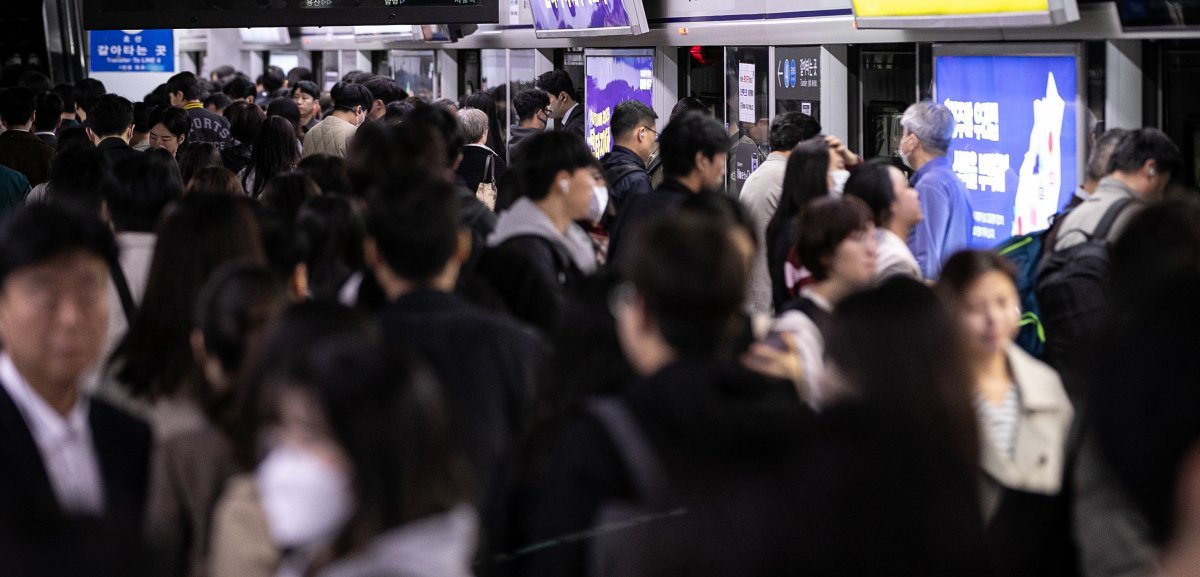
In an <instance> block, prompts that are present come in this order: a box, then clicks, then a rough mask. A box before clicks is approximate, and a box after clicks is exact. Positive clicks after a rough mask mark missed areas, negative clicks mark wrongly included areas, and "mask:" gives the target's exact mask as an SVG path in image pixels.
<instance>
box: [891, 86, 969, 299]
mask: <svg viewBox="0 0 1200 577" xmlns="http://www.w3.org/2000/svg"><path fill="white" fill-rule="evenodd" d="M900 126H902V127H904V134H903V135H902V136H901V138H900V147H899V152H900V159H901V160H902V161H904V164H905V165H906V166H908V167H909V168H912V169H913V170H915V171H916V172H914V173H913V175H912V185H913V188H916V189H917V195H918V196H919V197H920V200H921V213H922V214H924V215H925V219H924V220H922V221H921V222H920V224H918V225H917V227H916V228H914V229H913V232H912V235H911V236H910V237H909V239H908V246H909V248H910V249H912V253H913V256H915V257H916V258H917V262H918V263H920V265H921V273H922V274H923V275H924V276H925V278H927V279H930V280H934V279H937V278H938V274H939V273H940V272H941V270H942V263H943V262H945V261H946V259H948V258H950V255H952V254H954V253H955V252H958V251H959V250H962V249H964V248H966V247H967V241H968V239H970V234H971V226H972V225H973V224H974V220H973V217H972V215H971V204H970V201H969V200H968V199H967V190H966V188H964V187H963V183H962V181H961V180H959V179H958V176H957V175H956V174H954V170H953V169H952V168H951V166H950V160H949V159H947V158H946V154H947V152H948V151H949V148H950V137H951V135H952V134H953V133H954V114H953V113H952V112H950V109H949V108H946V107H945V106H943V105H941V104H938V103H936V102H930V101H924V102H918V103H916V104H913V105H912V106H909V107H908V110H906V111H904V116H902V117H900Z"/></svg>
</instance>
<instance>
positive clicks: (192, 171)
mask: <svg viewBox="0 0 1200 577" xmlns="http://www.w3.org/2000/svg"><path fill="white" fill-rule="evenodd" d="M175 159H176V160H177V161H178V162H179V176H180V177H181V178H182V179H183V185H184V186H185V187H186V186H188V185H189V184H191V182H192V178H193V177H194V176H196V173H197V172H200V171H201V170H203V169H205V168H209V167H211V166H216V167H224V166H225V164H224V163H223V162H222V161H221V151H220V150H217V147H215V146H213V145H212V143H211V142H185V143H183V146H180V147H179V152H178V153H176V155H175Z"/></svg>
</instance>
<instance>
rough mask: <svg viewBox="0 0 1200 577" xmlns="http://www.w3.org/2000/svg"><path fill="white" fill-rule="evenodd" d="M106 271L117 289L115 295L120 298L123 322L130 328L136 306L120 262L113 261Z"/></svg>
mask: <svg viewBox="0 0 1200 577" xmlns="http://www.w3.org/2000/svg"><path fill="white" fill-rule="evenodd" d="M108 270H109V273H110V274H111V275H112V280H113V285H115V286H116V287H117V295H118V296H120V297H121V308H122V309H124V311H125V320H126V321H127V322H128V323H129V325H130V326H132V325H133V313H134V311H136V310H137V305H136V304H134V302H133V293H132V292H130V290H129V281H128V280H126V278H125V270H124V269H122V268H121V261H119V260H117V261H113V262H112V264H110V265H109V266H108Z"/></svg>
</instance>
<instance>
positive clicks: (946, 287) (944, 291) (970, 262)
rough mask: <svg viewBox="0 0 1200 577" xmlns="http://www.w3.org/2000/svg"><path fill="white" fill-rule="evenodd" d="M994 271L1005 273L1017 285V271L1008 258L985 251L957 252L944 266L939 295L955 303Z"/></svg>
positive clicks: (938, 287) (939, 279)
mask: <svg viewBox="0 0 1200 577" xmlns="http://www.w3.org/2000/svg"><path fill="white" fill-rule="evenodd" d="M993 271H994V272H999V273H1003V274H1004V276H1006V277H1008V279H1009V280H1010V281H1012V283H1013V285H1016V284H1017V269H1016V267H1014V266H1013V264H1012V262H1010V261H1009V260H1008V259H1007V258H1004V257H1002V256H1000V255H999V254H996V253H994V252H991V251H983V250H964V251H960V252H956V253H954V256H951V257H950V258H949V259H947V260H946V264H945V265H943V266H942V274H941V276H940V277H939V278H938V284H937V290H938V294H939V295H941V296H942V297H943V298H944V299H946V301H947V302H948V303H955V302H957V301H958V300H959V299H961V298H962V297H963V295H965V294H966V293H967V291H968V290H970V288H971V284H972V283H974V282H975V281H976V280H978V279H979V277H981V276H983V275H985V274H987V273H989V272H993Z"/></svg>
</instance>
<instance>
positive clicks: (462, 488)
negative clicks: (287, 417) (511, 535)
mask: <svg viewBox="0 0 1200 577" xmlns="http://www.w3.org/2000/svg"><path fill="white" fill-rule="evenodd" d="M243 374H244V375H245V376H244V379H243V383H242V385H241V386H239V387H238V389H237V395H238V399H239V400H238V416H237V418H236V419H235V420H234V421H233V425H234V427H235V430H236V435H235V437H234V438H235V439H236V449H237V453H238V455H239V458H240V459H241V461H242V465H243V466H245V467H247V468H252V467H254V466H255V464H256V463H257V461H258V459H259V457H260V456H261V454H260V453H261V448H262V447H263V445H264V441H266V435H265V433H266V432H267V431H268V430H269V428H270V427H271V425H272V424H274V423H277V422H279V418H280V415H279V409H278V401H279V399H280V396H281V393H282V392H283V391H284V390H285V389H286V388H288V387H292V388H298V389H301V390H307V391H309V392H310V393H311V394H313V395H314V398H315V399H316V400H317V401H318V402H319V404H320V405H321V406H322V407H323V408H324V410H325V411H326V414H325V416H326V417H327V418H328V422H329V424H330V427H331V429H332V432H333V436H334V437H335V439H336V440H337V441H338V443H339V444H340V445H341V447H342V448H343V449H344V450H345V451H346V454H347V455H348V456H349V457H350V460H351V461H352V462H353V463H354V470H355V475H354V479H355V484H356V487H355V488H356V492H357V496H356V497H357V501H358V507H357V512H356V515H355V517H354V518H353V519H352V521H351V522H350V525H349V527H348V529H347V535H348V541H349V543H350V544H351V545H362V544H365V542H367V541H369V540H370V539H371V538H373V537H374V536H376V535H378V534H379V533H381V532H383V531H386V530H388V529H391V528H394V527H397V526H399V525H402V524H404V523H406V522H408V521H412V520H415V519H418V518H420V517H424V516H426V515H430V514H433V513H439V512H442V511H446V510H449V509H451V508H453V507H454V506H456V505H458V504H460V503H461V502H463V501H464V500H465V499H466V495H468V487H467V482H466V481H465V477H464V469H463V467H462V465H461V463H460V461H459V459H457V458H456V457H455V451H454V450H453V449H452V447H451V444H450V441H449V438H448V424H447V417H446V414H445V409H444V407H443V405H442V399H441V395H442V392H441V388H440V386H439V384H438V383H437V380H436V379H435V378H434V377H433V375H432V373H431V372H430V371H428V370H427V369H425V368H423V367H421V366H419V365H418V364H417V362H416V361H414V360H413V358H412V357H411V356H409V355H408V354H406V353H404V352H403V351H389V354H388V355H386V356H385V355H384V354H383V351H382V349H381V347H380V344H379V336H378V331H377V329H376V327H375V326H374V325H373V324H369V323H368V321H367V320H366V318H365V317H364V316H363V315H362V314H361V313H359V312H357V311H354V310H352V309H349V308H346V307H344V306H342V305H339V304H336V303H329V302H321V301H310V302H304V303H300V304H296V305H293V306H292V307H290V308H288V309H287V310H286V311H284V313H283V314H282V315H281V316H280V318H279V319H278V320H277V321H276V322H275V323H274V324H273V325H272V326H271V327H270V328H268V330H267V332H266V335H265V338H264V340H263V345H262V347H261V349H260V350H259V351H258V353H257V354H256V355H255V356H254V358H253V360H252V361H251V363H250V365H248V366H247V368H246V371H245V372H244V373H243Z"/></svg>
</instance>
